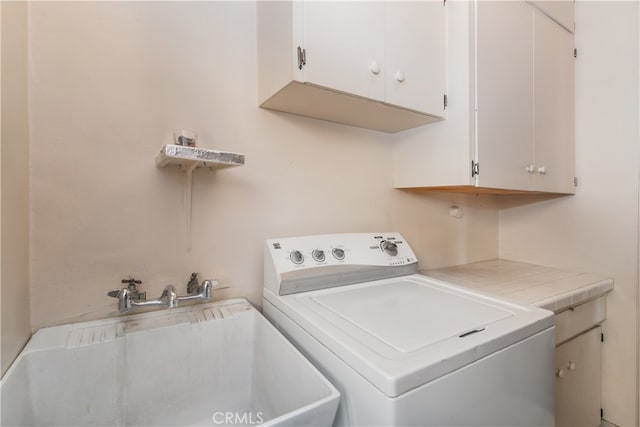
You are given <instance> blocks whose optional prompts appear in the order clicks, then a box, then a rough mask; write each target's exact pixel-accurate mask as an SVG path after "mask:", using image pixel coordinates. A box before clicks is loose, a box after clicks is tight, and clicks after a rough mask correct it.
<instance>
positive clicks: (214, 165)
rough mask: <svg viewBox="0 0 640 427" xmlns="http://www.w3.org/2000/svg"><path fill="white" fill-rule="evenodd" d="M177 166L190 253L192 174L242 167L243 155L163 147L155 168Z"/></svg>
mask: <svg viewBox="0 0 640 427" xmlns="http://www.w3.org/2000/svg"><path fill="white" fill-rule="evenodd" d="M169 165H176V166H179V167H180V168H181V169H182V170H183V171H184V172H185V181H184V208H185V215H186V218H185V226H186V233H187V252H190V251H191V220H192V214H191V213H192V210H193V208H192V207H193V172H194V171H195V170H196V169H198V168H200V167H204V168H210V169H221V168H227V167H232V166H242V165H244V154H239V153H230V152H226V151H215V150H208V149H204V148H196V147H185V146H181V145H172V144H169V145H165V146H164V147H163V148H162V150H160V153H159V154H158V156H157V157H156V167H159V168H163V167H165V166H169Z"/></svg>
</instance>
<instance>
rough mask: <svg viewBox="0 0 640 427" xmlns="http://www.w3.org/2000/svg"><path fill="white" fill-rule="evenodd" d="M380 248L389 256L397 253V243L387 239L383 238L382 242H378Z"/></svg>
mask: <svg viewBox="0 0 640 427" xmlns="http://www.w3.org/2000/svg"><path fill="white" fill-rule="evenodd" d="M380 249H382V250H383V251H384V252H385V253H387V254H389V255H391V256H396V255H398V245H396V244H395V243H393V242H390V241H388V240H383V241H382V242H380Z"/></svg>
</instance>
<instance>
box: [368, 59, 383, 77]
mask: <svg viewBox="0 0 640 427" xmlns="http://www.w3.org/2000/svg"><path fill="white" fill-rule="evenodd" d="M369 69H370V70H371V72H372V73H373V74H375V75H378V74H380V65H378V63H377V62H376V61H373V62H372V63H371V66H370V67H369Z"/></svg>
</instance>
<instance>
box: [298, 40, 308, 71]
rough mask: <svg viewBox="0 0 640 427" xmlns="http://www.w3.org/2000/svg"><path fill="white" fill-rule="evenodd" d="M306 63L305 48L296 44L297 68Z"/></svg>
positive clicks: (299, 68)
mask: <svg viewBox="0 0 640 427" xmlns="http://www.w3.org/2000/svg"><path fill="white" fill-rule="evenodd" d="M305 65H307V50H306V49H303V48H301V47H300V46H298V70H302V67H304V66H305Z"/></svg>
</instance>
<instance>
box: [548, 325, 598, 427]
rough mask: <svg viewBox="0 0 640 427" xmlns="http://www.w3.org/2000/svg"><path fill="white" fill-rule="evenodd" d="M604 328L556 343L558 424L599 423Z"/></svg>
mask: <svg viewBox="0 0 640 427" xmlns="http://www.w3.org/2000/svg"><path fill="white" fill-rule="evenodd" d="M601 329H602V328H601V327H600V326H596V327H595V328H593V329H590V330H589V331H587V332H584V333H582V334H580V335H578V336H576V337H575V338H572V339H570V340H568V341H566V342H564V343H562V344H560V345H559V346H558V347H556V427H564V426H575V427H590V426H593V427H597V426H599V425H600V359H601V350H602V342H601V332H602V331H601Z"/></svg>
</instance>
